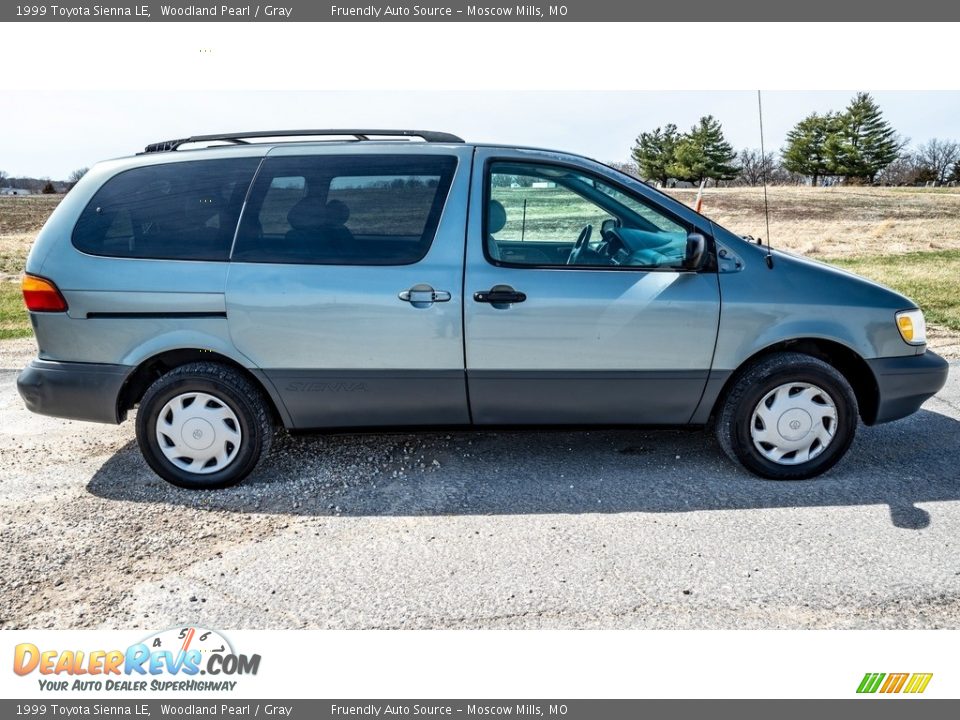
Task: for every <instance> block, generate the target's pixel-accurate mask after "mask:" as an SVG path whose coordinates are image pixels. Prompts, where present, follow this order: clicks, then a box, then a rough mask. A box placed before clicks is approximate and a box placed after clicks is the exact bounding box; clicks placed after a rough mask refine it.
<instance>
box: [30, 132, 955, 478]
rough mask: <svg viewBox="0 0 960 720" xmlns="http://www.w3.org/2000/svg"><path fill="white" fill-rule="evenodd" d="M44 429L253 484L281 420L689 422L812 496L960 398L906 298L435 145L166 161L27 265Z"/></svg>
mask: <svg viewBox="0 0 960 720" xmlns="http://www.w3.org/2000/svg"><path fill="white" fill-rule="evenodd" d="M23 295H24V299H25V302H26V305H27V308H28V309H29V313H30V319H31V322H32V324H33V330H34V333H35V335H36V339H37V343H38V346H39V355H38V358H37V359H35V360H34V361H32V362H31V363H30V365H29V366H28V367H27V368H26V369H24V370H23V371H22V372H21V373H20V375H19V377H18V380H17V386H18V388H19V391H20V394H21V395H22V397H23V399H24V401H25V402H26V405H27V407H28V408H29V409H30V410H32V411H34V412H38V413H43V414H46V415H54V416H58V417H65V418H74V419H79V420H89V421H95V422H106V423H120V422H122V421H123V420H124V419H125V418H126V416H127V413H128V411H130V410H131V409H133V408H138V409H137V413H136V434H137V440H138V443H139V446H140V448H141V450H142V452H143V455H144V457H145V459H146V461H147V462H148V463H149V465H150V467H151V468H153V470H154V471H156V473H157V474H158V475H160V476H161V477H163V478H165V479H166V480H168V481H169V482H171V483H174V484H175V485H179V486H182V487H188V488H217V487H225V486H228V485H231V484H234V483H237V482H239V481H240V480H242V479H243V478H244V477H246V476H247V475H248V474H249V473H250V472H251V471H252V470H253V469H254V467H255V466H256V464H257V462H258V460H259V459H260V458H261V456H263V455H264V453H266V452H267V450H268V448H269V446H270V441H271V437H272V434H273V432H274V428H275V427H277V426H279V425H283V426H284V427H285V428H287V429H289V430H297V431H299V430H318V429H335V428H336V429H342V428H364V429H369V428H375V427H391V428H397V427H410V428H414V427H437V426H461V427H477V428H483V427H491V426H500V427H504V426H565V425H566V426H581V427H582V426H590V425H605V426H610V425H626V426H644V425H661V426H662V425H687V426H704V427H708V428H712V430H713V432H715V433H716V436H717V438H718V440H719V443H720V446H721V447H722V448H723V450H724V451H725V452H726V454H727V455H729V456H730V457H731V458H732V459H734V460H737V461H739V462H740V463H742V465H743V466H744V467H746V468H747V469H749V470H750V471H752V472H753V473H755V474H757V475H759V476H762V477H766V478H775V479H802V478H809V477H813V476H816V475H818V474H820V473H822V472H824V471H826V470H827V469H828V468H830V467H831V466H833V465H834V464H835V463H836V462H837V461H838V460H839V459H840V458H841V457H842V456H843V455H844V453H845V452H846V451H847V449H848V448H849V446H850V443H851V442H852V440H853V438H854V433H855V431H856V428H857V424H858V420H862V421H863V422H864V423H865V424H867V425H873V424H876V423H883V422H887V421H890V420H895V419H897V418H902V417H904V416H906V415H909V414H910V413H913V412H914V411H916V410H917V409H918V408H919V407H920V405H921V404H922V403H923V402H924V401H925V400H926V399H927V398H929V397H930V396H932V395H933V394H934V393H936V392H937V391H938V390H939V389H940V388H941V387H942V386H943V385H944V383H945V381H946V377H947V364H946V362H945V361H944V360H943V359H941V358H940V357H939V356H937V355H936V354H934V353H933V352H930V351H928V350H927V348H926V338H925V332H926V331H925V325H924V316H923V313H922V312H921V311H920V309H919V308H918V307H917V306H916V304H915V303H913V302H912V301H910V300H909V299H907V298H905V297H904V296H902V295H900V294H898V293H896V292H893V291H891V290H889V289H886V288H884V287H882V286H880V285H878V284H876V283H873V282H870V281H867V280H865V279H863V278H860V277H857V276H855V275H852V274H850V273H847V272H844V271H841V270H838V269H836V268H833V267H830V266H828V265H825V264H821V263H818V262H815V261H812V260H809V259H805V258H802V257H797V256H794V255H791V254H788V253H785V252H778V251H772V250H770V249H769V248H768V247H763V246H761V245H758V244H757V243H755V242H752V241H751V240H749V239H747V238H743V237H740V236H738V235H737V234H735V233H733V232H731V231H729V230H726V229H725V228H723V227H720V226H719V225H717V224H716V223H714V222H712V221H711V220H709V219H708V218H706V217H704V216H703V215H701V214H700V213H698V212H695V211H694V210H693V209H691V208H689V207H687V206H686V205H685V204H683V203H681V202H679V201H677V200H675V199H673V198H671V197H669V196H668V195H666V194H664V193H662V192H660V191H659V190H657V189H655V188H653V187H651V186H649V185H647V184H646V183H644V182H641V181H640V180H637V179H635V178H633V177H630V176H628V175H625V174H623V173H620V172H618V171H617V170H614V169H613V168H611V167H608V166H606V165H604V164H602V163H599V162H596V161H594V160H590V159H587V158H585V157H581V156H578V155H574V154H569V153H564V152H556V151H552V150H543V149H536V148H528V147H514V146H508V145H489V144H471V143H467V142H464V141H463V140H461V139H460V138H458V137H456V136H454V135H450V134H448V133H440V132H427V131H415V130H352V129H350V130H343V129H341V130H291V131H258V132H251V133H231V134H221V135H206V136H194V137H190V138H183V139H179V140H171V141H166V142H161V143H155V144H152V145H148V146H147V148H146V150H145V151H144V152H143V153H140V154H138V155H135V156H132V157H128V158H123V159H119V160H111V161H108V162H103V163H100V164H98V165H96V166H95V167H94V168H93V169H92V170H90V172H88V173H87V174H86V175H85V176H84V177H83V179H82V180H80V182H79V183H78V184H77V185H76V187H74V188H73V189H72V190H71V191H70V192H69V193H68V194H67V196H66V197H65V198H64V200H63V201H62V202H61V203H60V205H59V206H58V207H57V209H56V210H55V211H54V213H53V214H52V215H51V217H50V219H49V221H48V222H47V223H46V225H45V226H44V227H43V230H42V231H41V232H40V234H39V236H38V238H37V240H36V243H35V244H34V246H33V249H32V250H31V252H30V256H29V259H28V260H27V265H26V275H25V277H24V279H23Z"/></svg>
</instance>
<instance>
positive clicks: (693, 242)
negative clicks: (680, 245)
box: [683, 233, 707, 271]
mask: <svg viewBox="0 0 960 720" xmlns="http://www.w3.org/2000/svg"><path fill="white" fill-rule="evenodd" d="M706 263H707V239H706V238H705V237H704V236H703V235H701V234H700V233H690V234H688V235H687V251H686V253H685V254H684V257H683V267H684V269H685V270H693V271H697V270H701V269H702V268H703V266H704V265H705V264H706Z"/></svg>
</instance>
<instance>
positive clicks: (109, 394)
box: [17, 360, 133, 424]
mask: <svg viewBox="0 0 960 720" xmlns="http://www.w3.org/2000/svg"><path fill="white" fill-rule="evenodd" d="M132 371H133V368H132V367H129V366H127V365H108V364H104V363H79V362H55V361H53V360H34V361H33V362H31V363H30V364H29V365H28V366H27V367H25V368H24V369H23V370H22V371H21V372H20V374H19V375H18V376H17V390H18V391H19V392H20V397H22V398H23V401H24V403H26V406H27V409H28V410H30V411H31V412H35V413H40V414H41V415H52V416H54V417H62V418H69V419H71V420H89V421H92V422H102V423H113V424H116V423H119V422H121V421H122V420H123V417H121V414H120V413H119V412H118V410H117V398H118V397H119V395H120V389H121V388H122V387H123V384H124V382H125V381H126V379H127V377H128V376H129V375H130V373H131V372H132Z"/></svg>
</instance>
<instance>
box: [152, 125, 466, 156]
mask: <svg viewBox="0 0 960 720" xmlns="http://www.w3.org/2000/svg"><path fill="white" fill-rule="evenodd" d="M322 135H348V136H353V137H354V138H355V139H356V140H369V139H370V136H371V135H377V136H386V137H391V136H392V137H399V138H415V137H416V138H421V139H423V140H424V141H426V142H439V143H462V142H464V140H463V138H460V137H457V136H456V135H451V134H450V133H445V132H434V131H432V130H356V129H339V130H337V129H334V130H257V131H256V132H238V133H223V134H217V135H193V136H192V137H188V138H179V139H177V140H163V141H161V142H156V143H151V144H150V145H147V147H145V148H144V150H143V152H142V153H140V154H141V155H143V154H145V153H155V152H172V151H174V150H176V149H177V148H179V147H180V146H181V145H187V144H190V143H200V142H212V141H224V142H228V143H232V144H234V145H246V144H248V143H247V140H250V139H253V138H274V137H310V136H322Z"/></svg>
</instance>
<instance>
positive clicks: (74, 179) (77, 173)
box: [67, 167, 90, 185]
mask: <svg viewBox="0 0 960 720" xmlns="http://www.w3.org/2000/svg"><path fill="white" fill-rule="evenodd" d="M89 171H90V168H88V167H82V168H77V169H76V170H74V171H73V172H72V173H70V177H69V178H67V182H69V183H70V184H71V185H76V184H77V183H78V182H80V178H82V177H83V176H84V175H86V174H87V173H88V172H89Z"/></svg>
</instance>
